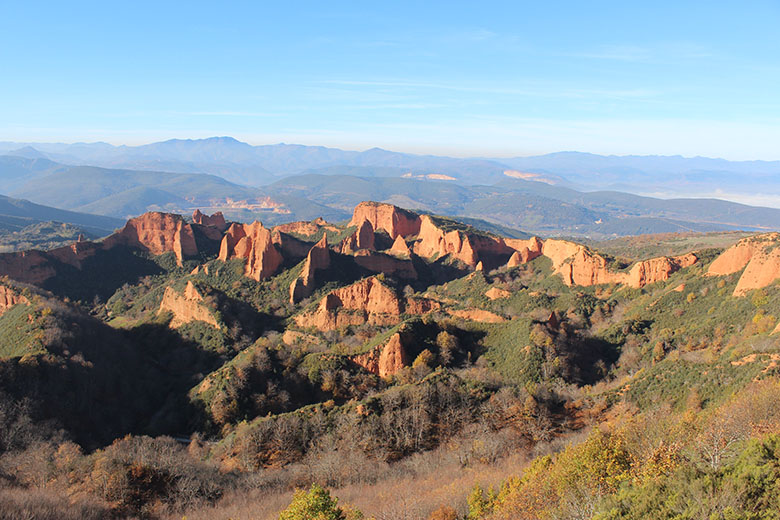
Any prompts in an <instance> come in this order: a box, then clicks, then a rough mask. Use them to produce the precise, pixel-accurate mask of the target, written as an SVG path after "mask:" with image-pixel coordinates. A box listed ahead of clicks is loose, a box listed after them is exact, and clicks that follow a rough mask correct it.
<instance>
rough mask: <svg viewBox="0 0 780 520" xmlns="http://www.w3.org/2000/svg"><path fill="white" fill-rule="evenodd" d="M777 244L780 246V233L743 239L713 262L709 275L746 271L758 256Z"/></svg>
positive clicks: (708, 270)
mask: <svg viewBox="0 0 780 520" xmlns="http://www.w3.org/2000/svg"><path fill="white" fill-rule="evenodd" d="M777 244H780V233H766V234H763V235H756V236H752V237H747V238H743V239H742V240H740V241H739V242H737V243H736V244H734V245H733V246H731V247H729V248H728V249H726V250H725V251H724V252H723V253H721V254H720V255H719V256H718V257H717V258H716V259H715V260H713V261H712V263H711V264H710V267H709V268H708V269H707V274H708V275H710V276H724V275H727V274H734V273H736V272H738V271H741V270H742V269H744V268H745V267H746V266H747V265H748V263H749V262H750V260H751V259H752V258H753V257H754V256H755V255H756V254H758V253H761V252H763V251H764V250H765V249H766V248H767V247H772V246H773V245H777Z"/></svg>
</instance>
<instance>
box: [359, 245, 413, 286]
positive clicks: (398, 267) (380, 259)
mask: <svg viewBox="0 0 780 520" xmlns="http://www.w3.org/2000/svg"><path fill="white" fill-rule="evenodd" d="M355 263H356V264H358V265H359V266H361V267H363V268H364V269H367V270H369V271H371V272H373V273H385V274H389V275H393V276H397V277H399V278H404V279H407V280H416V279H417V271H416V270H415V268H414V264H412V261H411V260H409V259H408V258H396V257H394V256H390V255H386V254H384V253H379V252H377V251H371V250H368V249H363V250H360V251H357V252H356V253H355Z"/></svg>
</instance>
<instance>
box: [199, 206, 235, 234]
mask: <svg viewBox="0 0 780 520" xmlns="http://www.w3.org/2000/svg"><path fill="white" fill-rule="evenodd" d="M192 221H193V222H194V223H195V224H199V225H201V226H207V227H213V228H216V229H218V230H219V231H220V232H223V231H225V230H226V229H227V227H228V225H227V222H225V216H224V215H223V214H222V212H221V211H217V212H216V213H214V214H213V215H211V216H209V215H204V214H203V213H201V212H200V210H199V209H196V210H195V211H194V212H193V213H192Z"/></svg>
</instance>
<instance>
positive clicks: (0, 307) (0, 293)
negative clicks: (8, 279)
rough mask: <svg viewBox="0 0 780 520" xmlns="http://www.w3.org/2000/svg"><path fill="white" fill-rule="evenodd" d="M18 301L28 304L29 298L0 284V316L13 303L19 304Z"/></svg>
mask: <svg viewBox="0 0 780 520" xmlns="http://www.w3.org/2000/svg"><path fill="white" fill-rule="evenodd" d="M20 303H23V304H27V305H29V303H30V300H28V299H27V298H26V297H25V296H22V295H21V294H20V293H19V292H18V291H17V290H16V289H14V288H12V287H8V286H6V285H1V284H0V316H2V315H3V314H4V313H5V311H7V310H8V309H10V308H11V307H13V306H14V305H19V304H20Z"/></svg>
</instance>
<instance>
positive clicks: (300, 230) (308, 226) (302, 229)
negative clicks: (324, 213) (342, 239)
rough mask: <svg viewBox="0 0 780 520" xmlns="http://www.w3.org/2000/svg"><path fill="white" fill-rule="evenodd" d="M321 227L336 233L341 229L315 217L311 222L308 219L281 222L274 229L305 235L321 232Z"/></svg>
mask: <svg viewBox="0 0 780 520" xmlns="http://www.w3.org/2000/svg"><path fill="white" fill-rule="evenodd" d="M321 229H325V230H326V231H332V232H334V233H338V232H339V231H340V229H339V228H337V227H335V226H333V225H331V224H328V223H327V222H326V221H325V219H323V218H318V219H314V220H312V221H310V222H306V221H299V222H289V223H287V224H280V225H278V226H274V227H273V231H281V232H282V233H287V234H291V233H292V234H296V235H301V236H304V237H311V236H314V235H316V234H317V233H319V232H320V230H321Z"/></svg>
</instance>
